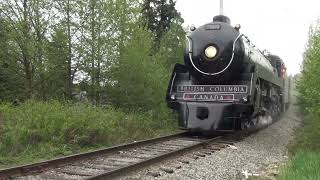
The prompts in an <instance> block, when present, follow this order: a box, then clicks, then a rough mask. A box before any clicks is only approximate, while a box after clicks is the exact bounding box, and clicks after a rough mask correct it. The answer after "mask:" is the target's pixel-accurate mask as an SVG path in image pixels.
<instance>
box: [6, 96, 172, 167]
mask: <svg viewBox="0 0 320 180" xmlns="http://www.w3.org/2000/svg"><path fill="white" fill-rule="evenodd" d="M162 117H163V118H162V119H157V118H156V119H155V118H153V116H152V115H151V114H150V113H142V112H131V113H124V112H123V111H121V110H117V109H114V108H111V107H108V108H101V107H94V106H91V105H86V104H71V103H60V102H58V101H51V102H36V101H29V102H26V103H24V104H22V105H20V106H17V107H13V106H11V105H9V104H2V105H0V167H1V168H3V167H7V166H12V165H17V164H22V163H30V162H34V161H38V160H42V159H50V158H53V157H56V156H63V155H70V154H73V153H78V152H83V151H88V150H91V149H96V148H100V147H107V146H111V145H115V144H120V143H125V142H132V141H134V140H141V139H144V138H149V137H155V136H159V135H164V134H169V133H173V132H175V131H177V129H176V126H175V124H176V123H175V120H173V118H172V116H171V115H169V113H164V115H163V116H162Z"/></svg>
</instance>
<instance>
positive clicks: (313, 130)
mask: <svg viewBox="0 0 320 180" xmlns="http://www.w3.org/2000/svg"><path fill="white" fill-rule="evenodd" d="M289 150H290V153H291V160H290V161H289V163H288V164H287V165H286V166H285V167H284V168H283V169H282V171H281V173H280V176H279V177H278V179H280V180H320V114H316V113H309V114H308V115H306V117H305V121H304V126H303V128H302V129H299V130H298V133H297V135H296V139H295V141H294V142H293V143H292V145H290V147H289Z"/></svg>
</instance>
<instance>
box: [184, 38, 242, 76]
mask: <svg viewBox="0 0 320 180" xmlns="http://www.w3.org/2000/svg"><path fill="white" fill-rule="evenodd" d="M241 36H243V34H239V36H238V37H237V38H236V39H235V40H234V42H233V47H232V56H231V59H230V61H229V64H228V65H227V66H226V67H225V68H224V69H223V70H221V71H219V72H216V73H206V72H203V71H201V70H200V69H199V68H198V67H196V65H195V64H194V63H193V59H192V42H191V38H190V37H189V36H187V39H188V42H189V59H190V62H191V64H192V66H193V67H194V68H195V69H196V70H197V71H198V72H200V73H202V74H205V75H208V76H215V75H218V74H221V73H223V72H224V71H225V70H227V69H228V68H229V66H230V65H231V63H232V62H233V59H234V51H235V47H236V42H237V41H238V40H239V38H240V37H241Z"/></svg>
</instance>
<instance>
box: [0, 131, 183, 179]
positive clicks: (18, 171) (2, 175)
mask: <svg viewBox="0 0 320 180" xmlns="http://www.w3.org/2000/svg"><path fill="white" fill-rule="evenodd" d="M186 135H187V133H186V132H182V133H177V134H172V135H168V136H162V137H158V138H152V139H148V140H142V141H138V142H133V143H129V144H123V145H118V146H113V147H110V148H104V149H99V150H95V151H91V152H86V153H79V154H75V155H70V156H65V157H61V158H56V159H52V160H46V161H42V162H38V163H33V164H28V165H22V166H16V167H11V168H6V169H0V180H2V179H10V178H11V177H17V176H22V175H29V174H33V173H39V172H43V171H46V170H47V169H49V168H55V167H58V166H61V165H64V164H70V163H71V162H76V161H80V160H84V159H88V158H92V157H98V156H101V155H107V154H109V153H115V152H118V151H120V150H126V149H130V148H135V147H139V146H143V145H146V144H150V143H157V142H161V141H166V140H169V139H173V138H176V137H183V136H186Z"/></svg>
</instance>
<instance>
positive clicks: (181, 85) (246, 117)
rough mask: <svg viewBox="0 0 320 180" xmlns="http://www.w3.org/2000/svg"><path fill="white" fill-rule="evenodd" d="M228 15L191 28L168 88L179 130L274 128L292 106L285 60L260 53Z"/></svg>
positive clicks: (207, 130) (229, 130) (169, 101)
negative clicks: (232, 23) (233, 25)
mask: <svg viewBox="0 0 320 180" xmlns="http://www.w3.org/2000/svg"><path fill="white" fill-rule="evenodd" d="M239 29H240V25H236V26H235V27H232V26H231V23H230V19H229V18H228V17H227V16H223V15H218V16H215V17H214V18H213V22H211V23H208V24H205V25H203V26H201V27H199V28H197V29H196V28H195V27H192V28H191V29H190V30H191V33H190V34H189V35H188V36H187V47H186V51H185V54H184V65H182V64H176V65H175V68H174V70H173V73H172V76H171V80H170V83H169V86H168V90H167V96H166V100H167V103H168V106H169V107H170V108H172V109H174V110H176V111H177V112H178V115H179V126H180V127H181V128H183V129H187V130H189V131H191V132H209V133H210V132H233V131H237V130H243V129H251V128H257V127H261V126H266V125H269V124H271V123H272V122H273V121H275V120H277V119H278V118H279V116H280V114H281V113H282V112H283V111H285V109H286V106H288V103H289V98H288V89H289V88H288V81H287V80H286V68H285V66H284V63H283V61H282V60H281V59H280V58H279V57H278V56H276V55H271V54H267V53H263V52H261V51H260V50H259V49H257V48H256V47H255V46H254V45H253V44H252V43H251V41H250V40H249V39H248V38H247V37H246V36H244V35H243V34H241V33H240V32H239Z"/></svg>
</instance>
